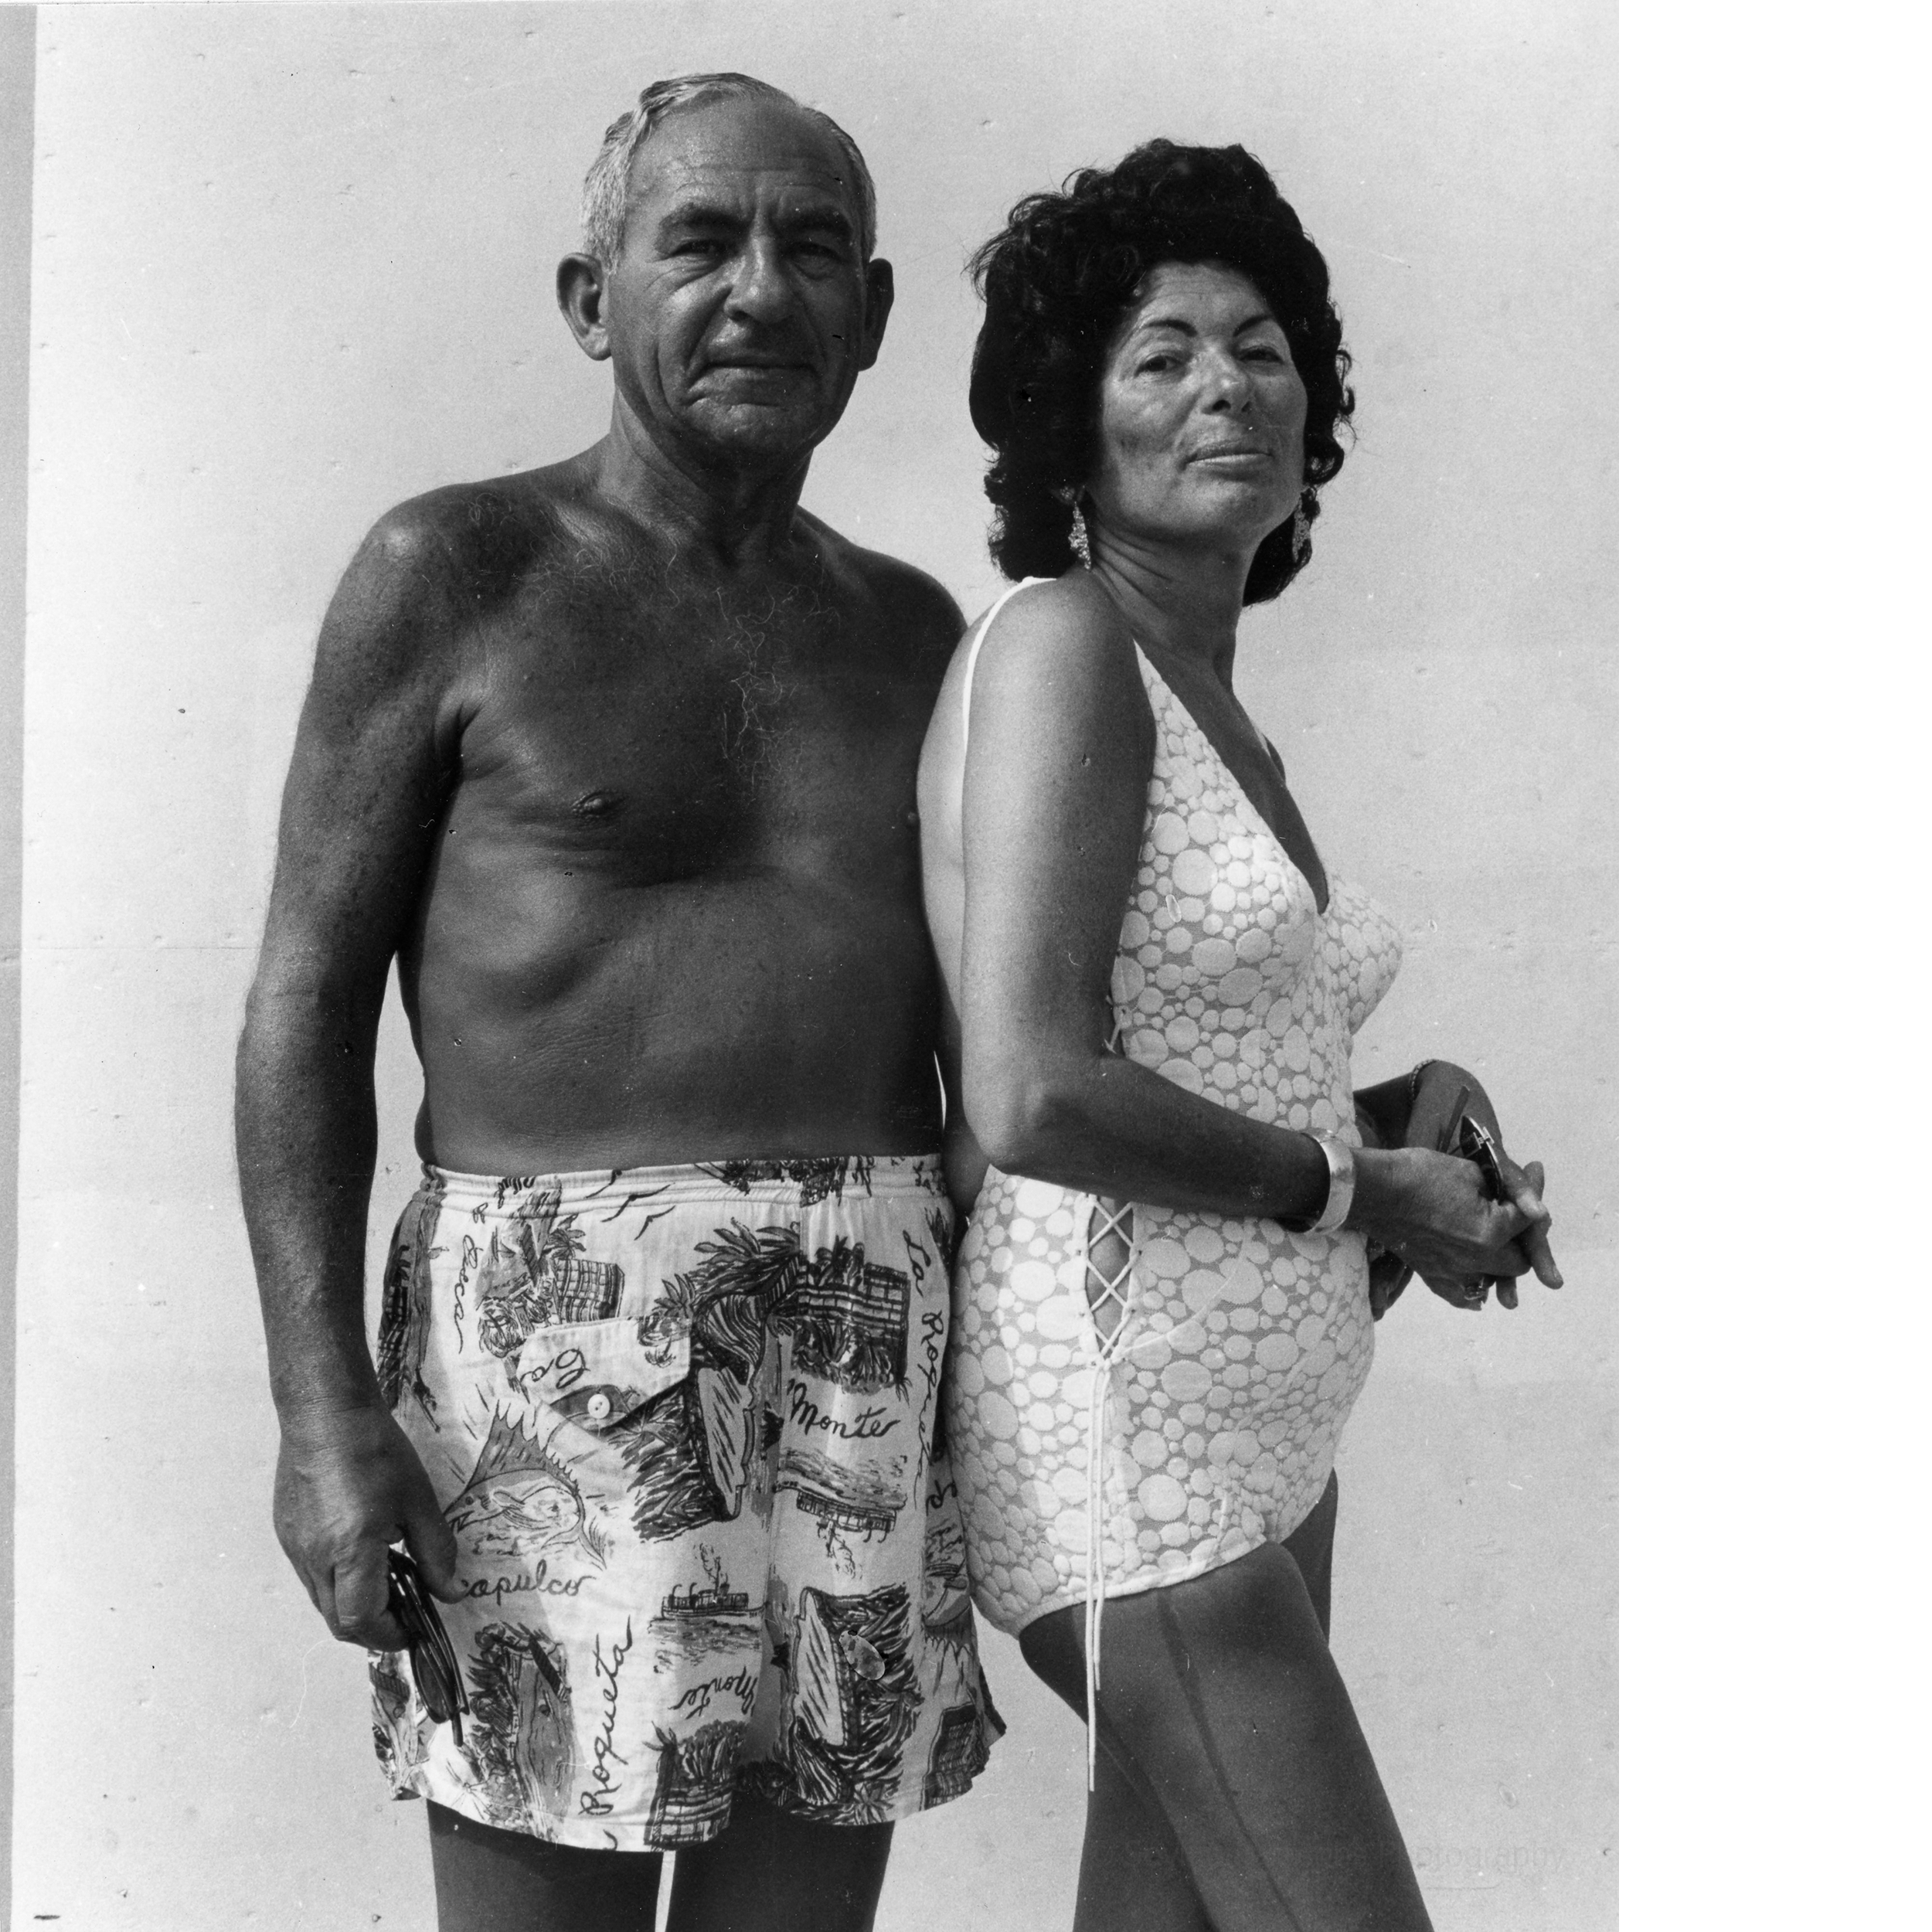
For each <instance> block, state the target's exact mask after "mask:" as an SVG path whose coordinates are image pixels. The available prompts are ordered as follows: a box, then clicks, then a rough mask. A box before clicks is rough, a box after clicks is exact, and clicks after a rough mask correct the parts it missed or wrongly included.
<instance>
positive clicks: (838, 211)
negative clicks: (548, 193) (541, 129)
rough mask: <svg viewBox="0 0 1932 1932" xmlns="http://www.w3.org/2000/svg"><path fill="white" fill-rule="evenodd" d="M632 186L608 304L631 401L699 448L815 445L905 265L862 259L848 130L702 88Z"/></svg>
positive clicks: (747, 454)
mask: <svg viewBox="0 0 1932 1932" xmlns="http://www.w3.org/2000/svg"><path fill="white" fill-rule="evenodd" d="M631 183H632V185H631V204H630V215H629V219H628V222H627V223H626V225H625V229H624V247H623V249H622V250H621V253H620V254H619V257H618V259H617V261H616V262H615V263H614V264H612V265H611V267H610V269H609V270H608V272H607V274H606V275H605V277H604V298H603V308H602V320H603V323H604V330H605V332H606V335H607V342H608V345H609V353H610V355H611V362H612V364H613V366H614V372H615V374H616V378H617V387H618V391H619V393H620V394H621V396H622V398H623V400H624V403H626V404H627V405H628V407H629V409H630V410H631V413H633V415H634V416H635V417H637V418H638V420H639V423H640V424H641V427H643V428H644V430H645V432H646V434H648V435H650V436H651V437H652V439H653V440H656V441H659V442H661V443H665V444H669V445H670V446H672V447H677V448H680V449H682V450H683V451H685V452H686V453H688V454H690V455H691V456H692V457H696V459H697V460H699V461H701V462H705V463H718V462H724V463H729V464H732V465H733V466H734V467H746V466H749V467H753V468H766V467H767V466H775V465H781V464H785V463H787V462H790V461H796V460H798V458H800V457H803V456H804V454H806V452H807V451H809V450H810V449H811V447H813V446H814V445H815V444H817V443H818V442H819V441H821V440H822V439H823V438H824V437H825V436H826V435H828V434H829V433H830V431H831V430H832V426H833V424H834V423H836V422H837V421H838V418H839V417H840V415H841V414H842V413H843V411H844V410H845V402H846V399H847V398H848V397H849V396H850V395H851V394H852V384H853V383H854V382H855V380H856V379H857V378H858V375H859V371H860V370H861V369H869V368H870V367H871V366H872V362H873V360H874V359H875V358H876V356H877V355H878V353H879V338H880V337H881V336H882V335H883V333H884V332H885V325H886V311H887V310H888V309H889V308H890V306H891V300H892V279H891V270H889V268H888V267H886V264H884V263H883V262H875V263H873V264H870V265H869V266H868V265H867V264H866V263H864V262H863V261H862V260H861V259H860V256H859V195H858V189H857V184H856V183H855V182H853V181H852V179H851V178H850V169H849V166H848V165H847V164H846V162H845V156H844V155H843V154H842V151H840V149H839V147H838V143H837V142H836V141H834V140H833V139H832V136H831V135H830V134H828V133H827V132H826V131H825V129H824V128H821V126H819V125H818V124H817V123H816V122H815V121H811V120H809V119H808V118H807V117H805V116H804V114H800V113H798V111H796V110H794V109H793V108H791V107H786V106H784V104H781V103H780V102H777V101H765V100H718V101H708V102H701V103H699V104H697V105H696V106H695V107H687V108H683V109H681V110H679V111H676V112H675V113H673V114H669V115H668V116H667V117H665V119H664V120H663V121H662V122H661V123H660V124H658V126H657V127H656V128H654V129H653V130H652V131H651V134H650V135H649V136H648V138H647V139H646V140H645V143H644V145H643V146H642V147H641V148H640V149H639V150H638V155H637V158H636V160H635V162H634V164H633V171H632V177H631Z"/></svg>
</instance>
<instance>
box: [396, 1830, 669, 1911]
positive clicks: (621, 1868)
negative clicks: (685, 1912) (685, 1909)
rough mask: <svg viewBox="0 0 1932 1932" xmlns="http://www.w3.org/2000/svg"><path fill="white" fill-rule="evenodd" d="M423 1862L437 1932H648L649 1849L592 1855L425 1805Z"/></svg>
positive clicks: (655, 1866) (652, 1896)
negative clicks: (431, 1880) (431, 1884)
mask: <svg viewBox="0 0 1932 1932" xmlns="http://www.w3.org/2000/svg"><path fill="white" fill-rule="evenodd" d="M429 1813H430V1863H431V1865H432V1866H433V1867H434V1871H435V1873H436V1922H437V1924H438V1925H439V1926H440V1927H442V1928H443V1932H651V1927H653V1926H654V1925H655V1924H656V1923H657V1922H658V1875H659V1874H660V1872H662V1870H663V1868H664V1860H663V1858H662V1855H660V1854H659V1853H658V1852H591V1851H584V1850H582V1849H580V1848H579V1847H577V1846H576V1845H552V1844H550V1843H549V1842H547V1841H546V1840H545V1839H543V1838H530V1837H528V1836H526V1835H525V1834H523V1833H522V1832H502V1831H498V1829H497V1828H495V1826H494V1825H478V1823H477V1822H476V1821H475V1820H474V1818H464V1816H463V1815H462V1814H461V1812H458V1811H451V1810H449V1809H448V1808H447V1807H446V1806H444V1805H441V1804H434V1803H432V1804H430V1808H429Z"/></svg>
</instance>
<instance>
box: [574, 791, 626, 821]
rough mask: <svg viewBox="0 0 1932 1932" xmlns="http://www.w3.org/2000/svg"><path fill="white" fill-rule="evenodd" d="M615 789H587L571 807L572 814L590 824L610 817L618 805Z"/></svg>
mask: <svg viewBox="0 0 1932 1932" xmlns="http://www.w3.org/2000/svg"><path fill="white" fill-rule="evenodd" d="M618 802H619V801H618V798H617V794H616V793H615V792H614V791H587V792H586V793H585V794H583V797H582V798H580V799H578V800H577V802H576V803H575V804H573V805H572V806H571V808H570V816H571V817H572V818H577V819H580V820H583V821H585V822H587V823H589V824H597V823H599V822H600V821H603V820H604V819H606V818H609V817H610V816H611V814H612V813H613V812H614V811H616V810H617V805H618Z"/></svg>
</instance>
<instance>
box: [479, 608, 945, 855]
mask: <svg viewBox="0 0 1932 1932" xmlns="http://www.w3.org/2000/svg"><path fill="white" fill-rule="evenodd" d="M932 682H933V679H932V677H931V675H930V672H929V671H923V670H921V669H920V668H919V667H917V665H915V664H913V662H910V658H909V656H908V655H907V654H905V653H903V652H900V653H895V651H894V650H893V647H892V641H891V640H890V639H889V638H883V637H881V636H879V635H878V634H876V632H875V631H869V630H868V629H866V628H863V627H862V626H861V625H857V624H852V625H848V626H845V627H843V628H842V627H841V626H839V625H838V624H836V623H835V622H830V621H826V620H825V619H824V618H822V617H821V618H819V619H818V620H817V621H812V622H810V623H799V624H793V625H790V626H787V625H786V624H783V623H781V622H777V621H766V622H764V623H763V624H760V623H757V622H756V621H743V620H740V621H719V620H717V619H716V618H713V617H710V616H709V614H705V615H704V616H702V617H694V618H693V619H692V621H689V622H688V623H686V624H682V625H680V624H675V623H671V622H662V621H653V622H650V623H643V622H640V621H637V620H635V619H630V620H628V621H626V620H625V619H624V618H623V617H621V616H617V617H611V618H610V619H609V620H608V621H606V622H604V623H603V624H573V625H560V624H552V625H550V626H549V627H548V628H547V629H546V630H545V631H529V630H526V631H524V632H523V634H521V635H514V636H511V637H509V638H503V639H502V640H497V641H492V648H491V650H490V651H489V653H488V659H487V675H486V677H485V679H484V681H483V682H482V685H481V689H480V692H479V693H478V697H477V699H476V701H475V702H474V706H473V707H472V711H471V716H470V718H469V719H468V723H466V725H465V727H464V733H463V740H462V744H461V757H460V761H459V769H458V778H457V787H456V790H455V791H454V794H453V796H452V798H451V811H450V828H451V833H452V835H454V836H457V837H458V838H464V837H469V838H481V839H483V840H485V841H488V842H495V843H512V844H516V845H532V846H535V847H537V848H539V849H546V850H549V851H554V852H559V853H563V854H574V855H577V856H579V857H580V858H581V859H583V860H584V861H585V862H588V863H596V864H598V865H600V866H605V867H608V868H610V869H613V870H614V872H617V874H619V875H620V876H624V877H625V878H627V879H632V880H635V881H638V882H640V883H648V882H650V881H653V880H659V879H676V878H683V877H688V876H691V875H692V874H693V873H696V872H702V871H704V870H706V869H709V868H715V867H716V866H723V865H728V864H731V863H733V862H754V861H757V860H760V859H764V860H772V859H782V858H783V856H784V854H785V853H786V852H788V851H789V852H798V851H799V850H801V849H811V850H812V851H814V852H818V853H820V854H822V855H832V854H835V853H843V854H845V855H846V856H847V858H848V860H849V862H852V863H854V864H859V865H862V864H864V863H865V862H867V859H868V856H870V857H871V858H872V859H874V860H889V861H892V862H895V863H896V862H897V860H898V859H900V856H902V854H901V852H900V848H901V847H902V846H903V847H904V848H906V850H908V851H910V847H911V845H912V842H913V840H914V839H915V838H916V832H914V831H913V823H912V818H911V806H912V798H913V782H914V774H915V771H916V769H917V760H918V752H919V745H920V739H921V737H922V736H923V731H924V727H925V723H926V719H927V715H928V714H929V713H930V708H931V702H932V689H931V685H932Z"/></svg>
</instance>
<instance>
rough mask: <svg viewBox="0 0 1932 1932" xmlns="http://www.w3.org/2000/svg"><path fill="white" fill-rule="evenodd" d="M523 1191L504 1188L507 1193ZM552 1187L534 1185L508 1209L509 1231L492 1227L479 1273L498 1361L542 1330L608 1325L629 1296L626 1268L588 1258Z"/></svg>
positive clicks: (488, 1337)
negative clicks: (597, 1323)
mask: <svg viewBox="0 0 1932 1932" xmlns="http://www.w3.org/2000/svg"><path fill="white" fill-rule="evenodd" d="M521 1185H524V1184H523V1183H520V1182H515V1181H505V1182H502V1184H501V1187H500V1189H499V1192H503V1193H504V1198H505V1200H507V1199H508V1198H509V1192H508V1191H509V1190H512V1189H517V1188H519V1186H521ZM562 1204H563V1191H562V1189H560V1188H559V1187H558V1186H557V1185H556V1184H555V1183H554V1182H552V1183H549V1184H548V1185H537V1186H533V1187H530V1188H529V1192H528V1195H527V1197H526V1199H523V1200H522V1201H520V1202H518V1204H517V1205H516V1206H515V1208H514V1209H512V1210H510V1214H509V1219H510V1220H511V1222H512V1228H511V1229H509V1230H506V1229H505V1228H503V1227H501V1226H492V1228H491V1230H490V1241H489V1246H488V1249H487V1250H485V1252H484V1253H483V1255H482V1257H481V1262H480V1264H479V1265H478V1269H477V1274H476V1298H477V1306H478V1322H477V1328H478V1335H479V1336H480V1338H481V1341H482V1344H483V1345H484V1347H485V1348H486V1349H488V1350H489V1352H490V1353H491V1354H492V1355H499V1356H507V1355H514V1354H515V1352H516V1351H517V1350H518V1349H520V1348H521V1347H522V1345H523V1344H524V1343H525V1342H527V1341H529V1338H530V1337H531V1336H532V1335H534V1334H535V1333H536V1331H537V1330H538V1329H539V1328H548V1327H551V1326H553V1325H556V1324H559V1323H564V1322H579V1321H609V1320H610V1319H611V1318H612V1317H613V1316H614V1315H616V1313H617V1304H618V1302H619V1301H620V1300H621V1298H622V1296H623V1294H624V1270H623V1269H622V1268H621V1267H619V1266H618V1265H617V1263H615V1262H614V1261H588V1260H585V1259H584V1258H583V1230H582V1229H581V1228H580V1227H579V1226H578V1225H577V1218H578V1217H577V1215H576V1214H574V1213H570V1214H560V1213H559V1212H558V1209H559V1208H560V1206H562Z"/></svg>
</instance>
